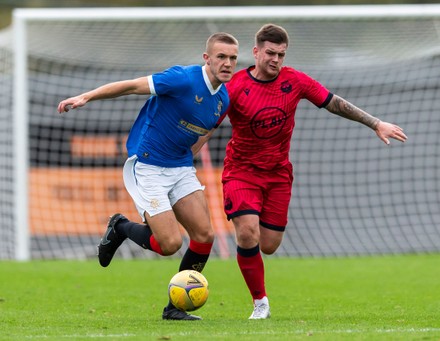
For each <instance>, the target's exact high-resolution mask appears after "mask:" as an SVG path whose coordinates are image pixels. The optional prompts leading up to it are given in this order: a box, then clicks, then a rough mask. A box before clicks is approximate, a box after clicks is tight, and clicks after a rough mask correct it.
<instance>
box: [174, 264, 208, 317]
mask: <svg viewBox="0 0 440 341" xmlns="http://www.w3.org/2000/svg"><path fill="white" fill-rule="evenodd" d="M208 295H209V288H208V281H207V280H206V278H205V276H203V275H202V274H201V273H200V272H198V271H195V270H183V271H180V272H178V273H177V274H175V275H174V276H173V278H171V281H170V284H169V285H168V296H169V298H170V301H171V303H172V304H173V305H174V306H175V307H176V308H177V309H179V310H182V311H194V310H197V309H199V308H200V307H202V306H203V305H204V304H205V303H206V300H207V299H208Z"/></svg>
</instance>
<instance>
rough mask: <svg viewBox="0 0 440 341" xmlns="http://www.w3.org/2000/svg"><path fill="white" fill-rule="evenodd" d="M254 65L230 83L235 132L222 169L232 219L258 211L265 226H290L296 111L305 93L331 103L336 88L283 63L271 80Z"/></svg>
mask: <svg viewBox="0 0 440 341" xmlns="http://www.w3.org/2000/svg"><path fill="white" fill-rule="evenodd" d="M253 68H254V66H251V67H249V68H248V69H245V70H241V71H239V72H237V73H236V74H235V75H234V76H233V78H232V80H231V81H229V82H228V83H227V85H226V86H227V89H228V93H229V97H230V106H229V107H228V110H227V115H228V117H229V120H230V122H231V124H232V137H231V140H230V141H229V142H228V144H227V147H226V157H225V161H224V170H223V174H222V182H223V194H224V208H225V212H226V214H227V217H228V219H231V218H234V217H236V216H240V215H244V214H257V215H259V217H260V223H261V225H262V226H264V227H267V228H269V229H274V230H280V231H284V229H285V226H286V225H287V214H288V207H289V202H290V197H291V192H292V182H293V167H292V164H291V162H290V160H289V150H290V140H291V137H292V132H293V128H294V127H295V112H296V108H297V105H298V103H299V101H300V100H301V99H307V100H309V101H310V102H312V103H313V104H315V105H316V106H317V107H320V108H321V107H325V106H326V105H327V104H328V103H329V102H330V100H331V98H332V96H333V94H332V93H330V92H329V90H327V89H326V88H325V87H324V86H323V85H321V84H320V83H319V82H317V81H316V80H314V79H313V78H311V77H310V76H308V75H307V74H305V73H303V72H301V71H298V70H295V69H293V68H292V67H288V66H285V67H282V68H281V70H280V73H279V75H278V76H277V77H276V78H275V79H273V80H271V81H260V80H258V79H256V78H254V77H253V76H252V75H251V71H252V70H253Z"/></svg>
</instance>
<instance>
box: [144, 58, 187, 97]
mask: <svg viewBox="0 0 440 341" xmlns="http://www.w3.org/2000/svg"><path fill="white" fill-rule="evenodd" d="M152 77H153V83H154V90H155V92H156V94H157V95H159V96H160V95H168V96H173V95H179V94H180V93H181V89H182V88H184V87H187V86H189V85H191V82H190V79H189V78H188V73H187V72H185V71H184V68H183V67H182V66H179V65H176V66H173V67H170V68H169V69H166V70H165V71H163V72H159V73H155V74H153V75H152Z"/></svg>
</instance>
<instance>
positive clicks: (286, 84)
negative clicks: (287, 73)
mask: <svg viewBox="0 0 440 341" xmlns="http://www.w3.org/2000/svg"><path fill="white" fill-rule="evenodd" d="M281 91H282V92H284V93H286V94H288V93H289V92H291V91H292V84H290V83H289V81H284V82H282V83H281Z"/></svg>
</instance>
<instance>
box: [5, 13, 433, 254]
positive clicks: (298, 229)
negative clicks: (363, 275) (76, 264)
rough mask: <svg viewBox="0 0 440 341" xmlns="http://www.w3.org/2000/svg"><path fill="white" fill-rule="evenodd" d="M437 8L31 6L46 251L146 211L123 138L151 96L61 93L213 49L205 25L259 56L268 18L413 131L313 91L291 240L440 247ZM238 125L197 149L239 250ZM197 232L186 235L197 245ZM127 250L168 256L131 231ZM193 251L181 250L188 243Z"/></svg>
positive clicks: (33, 193)
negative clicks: (359, 11)
mask: <svg viewBox="0 0 440 341" xmlns="http://www.w3.org/2000/svg"><path fill="white" fill-rule="evenodd" d="M439 19H440V18H438V17H435V16H432V17H426V16H425V17H383V16H382V17H377V18H375V17H362V18H359V17H345V18H322V17H319V18H314V17H307V18H298V17H294V18H279V17H278V18H275V17H270V16H268V17H265V18H261V17H260V18H253V17H252V11H249V12H248V17H241V18H237V19H227V18H224V19H211V18H210V19H203V18H199V19H191V20H189V19H186V20H180V19H172V18H170V19H169V20H163V19H162V20H151V19H150V20H141V19H136V20H127V19H126V18H121V20H119V21H118V20H111V21H110V20H108V21H106V20H103V19H102V18H101V19H100V20H87V21H80V20H70V21H69V20H59V21H56V20H54V19H53V18H52V19H51V20H48V21H44V20H43V21H41V20H38V21H32V20H29V21H28V22H27V42H26V44H27V48H28V88H29V113H28V119H29V127H28V128H29V148H30V149H29V165H30V167H29V172H28V183H29V230H30V235H31V243H30V244H31V256H32V258H74V259H82V258H89V257H95V252H96V249H95V248H96V244H97V243H98V242H99V239H100V237H101V234H102V233H103V232H104V229H105V225H106V222H107V219H108V216H110V215H112V214H113V213H115V212H117V211H120V212H122V213H124V214H125V215H126V216H127V217H129V218H130V219H133V220H137V221H139V217H138V215H137V213H136V212H135V209H134V205H133V204H132V202H131V200H130V198H129V196H128V194H127V193H126V191H125V189H124V186H123V182H122V165H123V163H124V161H125V157H126V152H125V146H124V144H125V139H126V137H127V134H128V131H129V129H130V127H131V125H132V123H133V121H134V119H135V117H136V115H137V113H138V110H139V108H140V107H141V106H142V104H143V102H144V101H145V100H146V97H145V98H143V97H141V96H128V97H122V98H119V99H114V100H105V101H96V102H92V103H89V104H88V105H87V107H86V108H81V109H79V110H76V111H73V112H70V113H68V114H65V115H63V116H60V115H58V114H57V113H56V106H57V104H58V102H59V101H60V100H62V99H64V98H66V97H70V96H73V95H76V94H79V93H82V92H84V91H86V90H90V89H92V88H95V87H97V86H100V85H102V84H104V83H107V82H111V81H117V80H121V79H128V78H136V77H140V76H144V75H148V74H152V73H154V72H157V71H161V70H163V69H164V68H167V67H169V66H172V65H174V64H183V65H185V64H194V63H202V52H203V51H204V44H205V41H206V39H207V37H208V36H209V35H210V34H211V33H213V32H216V31H227V32H229V33H232V34H233V35H235V36H236V37H237V38H238V40H239V41H240V56H239V65H238V68H242V67H247V66H248V65H251V64H252V63H253V57H252V54H251V51H252V47H253V39H254V34H255V32H256V31H257V30H258V29H259V28H260V27H261V26H262V25H263V24H265V23H267V22H274V23H276V24H279V25H282V26H284V27H285V28H286V29H287V30H288V32H289V34H290V37H291V46H290V48H289V51H288V54H287V57H286V60H285V65H291V66H294V67H295V68H297V69H300V70H302V71H305V72H307V73H308V74H310V75H311V76H312V77H314V78H316V79H318V80H319V81H320V82H321V83H323V84H324V85H325V86H326V87H327V88H329V89H330V90H331V91H332V92H333V93H335V94H338V95H340V96H341V97H344V98H345V99H347V100H349V101H350V102H352V103H354V104H355V105H357V106H359V107H361V108H363V109H364V110H366V111H368V112H370V113H371V114H373V115H375V116H378V117H379V118H381V119H382V120H385V121H388V122H393V123H397V124H399V125H400V126H402V127H403V128H404V129H405V132H406V134H407V135H408V137H409V139H408V141H407V142H406V143H405V144H401V143H398V142H397V141H394V142H392V145H391V146H385V145H384V144H383V143H382V142H381V141H380V140H379V139H378V138H376V136H375V134H374V132H373V131H371V130H370V129H368V128H366V127H365V126H362V125H360V124H358V123H356V122H351V121H348V120H344V119H341V118H339V117H337V116H334V115H332V114H330V113H328V112H327V111H326V110H325V109H321V110H319V109H317V108H316V107H314V106H313V105H312V104H311V103H309V102H307V101H302V102H301V103H300V105H299V107H298V110H297V114H296V127H295V131H294V133H293V139H292V147H291V155H290V157H291V160H292V162H293V164H294V169H295V171H294V173H295V183H294V187H293V195H292V200H291V204H290V209H289V223H288V226H287V229H286V233H285V237H284V240H283V243H282V245H281V247H280V249H279V251H278V252H277V254H278V255H279V256H335V255H336V256H339V255H361V254H378V253H379V254H380V253H387V254H388V253H409V252H432V251H438V250H439V249H440V210H439V207H440V206H439V197H440V194H439V193H440V191H439V186H440V181H439V178H440V167H439V164H440V161H439V157H438V154H439V152H438V146H439V135H440V134H439V123H440V118H439V116H438V115H437V114H436V112H437V110H436V109H437V108H438V107H439V104H440V103H439V101H440V99H439V98H440V96H439V94H440V93H439V86H438V79H439V77H440V58H439V55H438V52H439V47H440V44H439V34H438V32H439V31H438V28H439V24H440V21H439ZM11 34H12V32H11V31H10V30H7V31H4V32H2V33H1V35H0V43H1V47H0V89H1V91H0V97H1V103H0V121H1V125H0V129H1V134H0V144H1V151H0V189H1V197H0V216H1V218H0V219H1V220H0V237H1V238H0V245H1V247H0V258H2V259H8V258H13V257H14V248H15V241H14V233H15V232H14V231H15V229H16V226H15V225H14V221H15V219H14V217H13V213H12V212H13V199H12V198H13V195H14V193H13V191H14V189H13V183H14V181H22V180H18V179H15V178H14V175H13V169H12V164H13V163H12V160H13V157H14V155H13V153H12V132H13V128H17V127H12V123H11V122H12V107H13V103H12V84H13V78H12V66H13V54H12V50H11ZM230 135H231V131H230V125H229V123H228V121H227V120H226V122H224V123H223V124H222V126H221V127H220V128H219V129H218V131H217V132H216V135H215V136H214V137H213V138H212V139H211V140H210V142H209V148H206V149H204V151H203V153H202V154H201V157H200V158H197V159H196V160H195V165H196V167H197V168H198V175H199V177H200V179H201V180H202V182H203V183H204V184H206V185H207V188H206V194H207V196H208V201H209V205H210V210H211V216H212V219H213V224H214V227H215V229H216V233H217V239H216V242H215V244H214V251H213V252H214V256H222V257H228V256H231V255H234V254H235V239H234V234H233V230H232V226H231V223H230V222H228V221H226V219H225V217H224V213H223V210H222V197H221V195H222V192H221V184H220V174H221V169H222V162H223V157H224V149H225V145H226V143H227V141H228V139H229V138H230ZM184 249H185V248H182V250H184ZM117 255H118V256H119V257H123V258H133V257H155V256H154V254H152V253H149V252H146V251H144V250H142V249H140V248H139V247H138V246H136V245H134V244H133V243H131V242H129V241H128V242H125V243H124V244H123V245H122V246H121V248H120V249H119V250H118V253H117ZM178 255H180V254H178Z"/></svg>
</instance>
